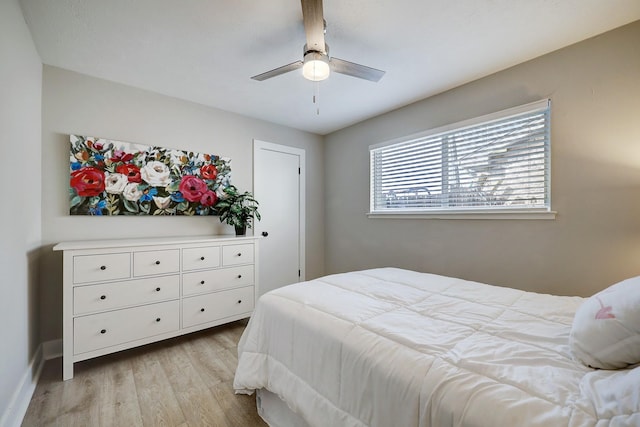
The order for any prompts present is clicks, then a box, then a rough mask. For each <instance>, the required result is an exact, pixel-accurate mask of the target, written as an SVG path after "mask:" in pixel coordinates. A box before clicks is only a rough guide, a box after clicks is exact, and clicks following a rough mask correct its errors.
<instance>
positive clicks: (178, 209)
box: [69, 135, 231, 215]
mask: <svg viewBox="0 0 640 427" xmlns="http://www.w3.org/2000/svg"><path fill="white" fill-rule="evenodd" d="M70 141H71V152H70V167H69V175H70V176H69V202H70V207H69V213H70V214H71V215H216V211H215V205H216V203H217V201H218V198H219V197H221V196H222V195H223V194H224V192H223V190H224V188H226V187H228V186H229V185H231V183H230V178H231V160H230V159H227V158H222V157H219V156H216V155H214V154H203V153H194V152H188V151H182V150H175V149H168V148H161V147H155V146H148V145H140V144H132V143H128V142H120V141H112V140H108V139H102V138H93V137H90V136H80V135H70Z"/></svg>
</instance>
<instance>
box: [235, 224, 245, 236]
mask: <svg viewBox="0 0 640 427" xmlns="http://www.w3.org/2000/svg"><path fill="white" fill-rule="evenodd" d="M235 228H236V236H244V235H245V234H247V226H242V225H236V227H235Z"/></svg>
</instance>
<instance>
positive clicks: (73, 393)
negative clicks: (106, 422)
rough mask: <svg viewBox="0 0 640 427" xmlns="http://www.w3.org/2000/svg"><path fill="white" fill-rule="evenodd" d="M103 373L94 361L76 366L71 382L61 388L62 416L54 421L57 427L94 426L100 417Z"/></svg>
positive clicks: (65, 383) (100, 366)
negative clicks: (59, 426)
mask: <svg viewBox="0 0 640 427" xmlns="http://www.w3.org/2000/svg"><path fill="white" fill-rule="evenodd" d="M105 372H106V370H105V368H104V367H103V366H102V365H101V364H99V363H97V361H96V360H95V359H94V360H88V361H85V362H83V363H78V364H77V365H76V369H75V376H74V378H73V380H70V381H65V382H64V384H63V386H62V402H61V409H60V410H61V412H62V414H61V415H60V416H59V417H58V418H57V419H56V423H57V425H61V426H68V427H76V426H77V427H83V426H88V425H94V424H95V420H97V419H99V417H100V402H101V399H102V384H104V377H105Z"/></svg>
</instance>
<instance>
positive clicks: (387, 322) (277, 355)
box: [234, 268, 640, 427]
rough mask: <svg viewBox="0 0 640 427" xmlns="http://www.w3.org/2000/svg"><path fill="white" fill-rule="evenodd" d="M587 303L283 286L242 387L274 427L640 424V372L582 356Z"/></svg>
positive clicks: (255, 323)
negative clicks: (580, 323)
mask: <svg viewBox="0 0 640 427" xmlns="http://www.w3.org/2000/svg"><path fill="white" fill-rule="evenodd" d="M635 285H637V286H634V287H629V286H627V288H630V289H633V291H634V292H635V291H637V290H640V283H636V284H635ZM588 300H591V299H585V298H580V297H563V296H552V295H544V294H536V293H531V292H524V291H520V290H515V289H510V288H504V287H498V286H491V285H487V284H481V283H476V282H471V281H466V280H461V279H456V278H451V277H445V276H438V275H433V274H427V273H418V272H414V271H409V270H402V269H397V268H381V269H371V270H364V271H356V272H349V273H342V274H335V275H330V276H326V277H323V278H320V279H316V280H311V281H308V282H302V283H298V284H295V285H290V286H286V287H283V288H280V289H277V290H275V291H271V292H269V293H267V294H265V295H263V296H262V297H261V298H260V299H259V301H258V303H257V305H256V308H255V310H254V312H253V315H252V317H251V319H250V321H249V323H248V325H247V328H246V330H245V331H244V333H243V335H242V338H241V340H240V342H239V345H238V367H237V370H236V374H235V378H234V389H235V390H236V392H237V393H245V394H252V393H253V392H254V391H258V397H257V404H258V411H259V413H260V414H261V416H262V417H263V418H264V419H265V420H266V421H267V423H268V424H269V425H271V426H278V427H285V426H296V427H300V426H307V425H308V426H353V427H356V426H380V427H383V426H385V427H386V426H394V427H404V426H407V427H408V426H425V427H426V426H434V427H435V426H487V427H494V426H545V427H547V426H598V427H602V426H640V366H638V365H634V364H633V362H634V361H633V360H629V358H628V356H627V355H625V356H624V357H626V359H623V360H622V361H621V362H620V364H621V365H623V367H622V368H618V369H594V368H592V367H590V366H588V364H585V362H584V361H580V360H577V358H576V352H577V351H578V350H576V349H577V348H578V347H580V346H579V345H578V344H579V343H580V340H582V341H584V342H582V343H580V344H581V345H582V347H584V348H582V350H585V348H587V347H589V345H591V343H592V341H593V340H590V339H588V338H584V336H583V337H578V333H577V332H576V331H578V329H579V328H577V327H576V325H574V320H575V319H577V318H578V315H577V313H578V312H579V311H580V310H583V311H584V309H583V307H585V306H587V305H589V304H587V302H589V301H588ZM624 300H625V301H624V303H626V304H627V306H629V304H631V305H630V307H631V308H630V309H629V310H631V311H630V312H631V314H633V315H637V312H638V309H639V307H640V306H638V305H637V304H636V303H637V302H638V301H640V300H633V299H632V298H631V299H630V298H625V299H624ZM602 301H603V297H600V298H598V301H596V300H593V301H592V302H589V303H592V304H601V303H602ZM634 301H635V302H634ZM605 302H606V301H605ZM634 304H635V308H634ZM607 307H608V309H605V308H604V307H603V308H600V311H599V312H598V313H601V314H602V315H604V316H605V317H606V315H607V314H609V315H611V316H614V313H617V309H618V308H617V306H616V310H614V311H611V307H610V306H607ZM596 308H598V306H596ZM625 309H626V308H625ZM603 310H604V311H603ZM634 310H635V313H634V312H633V311H634ZM585 316H587V317H588V318H589V319H590V318H591V317H593V316H591V314H587V315H585ZM596 316H597V315H596ZM618 317H619V318H622V316H621V315H620V314H618ZM585 318H586V317H585ZM600 320H602V319H600ZM636 320H638V318H637V317H636V318H634V322H635V321H636ZM616 321H617V320H616ZM602 323H606V322H599V324H602ZM627 326H628V325H627ZM636 326H637V327H638V328H639V329H640V324H636V325H635V326H634V327H636ZM623 329H626V330H628V329H629V328H628V327H626V328H623ZM574 332H575V333H576V336H574V335H573V334H574ZM589 332H590V333H591V332H593V328H591V329H590V330H589ZM632 332H633V331H632ZM636 332H640V331H637V330H636ZM597 333H598V336H599V337H602V338H599V339H601V340H605V341H606V340H607V339H610V338H611V337H612V336H614V335H615V333H606V334H603V332H602V331H597ZM634 333H635V332H633V333H632V335H633V334H634ZM585 336H587V335H585ZM638 336H640V335H638ZM587 337H588V336H587ZM596 341H597V340H596ZM618 341H619V340H618ZM570 342H571V345H570ZM616 342H617V341H616ZM585 343H586V344H585ZM601 344H602V345H607V346H608V347H607V348H610V347H611V343H598V345H601ZM639 344H640V341H633V342H630V343H629V345H626V346H624V348H625V349H626V348H627V347H630V348H632V351H631V353H632V356H631V357H632V358H633V357H636V356H638V355H637V354H635V353H636V352H637V351H638V348H640V347H637V348H636V346H637V345H639ZM587 350H588V349H587ZM599 357H600V359H605V358H604V357H601V356H599ZM600 362H601V361H600V360H599V361H596V362H591V363H593V365H597V363H600ZM635 362H636V363H637V362H640V360H638V361H635ZM593 365H592V366H593Z"/></svg>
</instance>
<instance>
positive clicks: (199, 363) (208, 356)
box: [184, 336, 235, 387]
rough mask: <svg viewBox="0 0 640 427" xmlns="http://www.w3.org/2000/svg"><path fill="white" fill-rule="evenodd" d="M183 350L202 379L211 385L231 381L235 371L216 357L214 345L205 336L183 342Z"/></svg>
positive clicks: (208, 385)
mask: <svg viewBox="0 0 640 427" xmlns="http://www.w3.org/2000/svg"><path fill="white" fill-rule="evenodd" d="M184 346H185V351H186V352H187V354H188V355H189V359H190V361H191V364H192V365H193V366H194V368H195V369H196V370H197V371H198V372H199V373H200V375H201V379H202V381H203V382H204V383H205V385H206V386H207V387H211V386H213V385H216V384H218V383H221V382H223V381H227V382H232V381H233V376H234V373H235V371H231V370H230V369H229V368H228V367H227V365H225V364H224V363H223V362H222V361H221V360H220V358H218V357H217V354H216V347H215V346H212V345H210V343H209V342H208V340H207V336H200V337H198V338H196V339H194V340H190V341H188V342H185V343H184Z"/></svg>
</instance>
